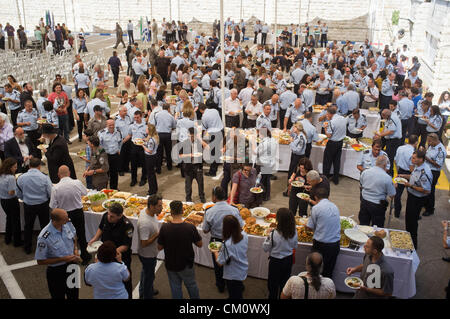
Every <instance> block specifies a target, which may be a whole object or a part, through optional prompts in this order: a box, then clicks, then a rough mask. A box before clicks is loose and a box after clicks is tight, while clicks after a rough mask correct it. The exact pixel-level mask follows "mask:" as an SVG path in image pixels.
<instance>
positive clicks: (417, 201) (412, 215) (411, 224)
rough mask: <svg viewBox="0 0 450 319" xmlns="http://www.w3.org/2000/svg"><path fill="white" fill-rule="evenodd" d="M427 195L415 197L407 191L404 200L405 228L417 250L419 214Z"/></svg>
mask: <svg viewBox="0 0 450 319" xmlns="http://www.w3.org/2000/svg"><path fill="white" fill-rule="evenodd" d="M426 200H427V196H425V197H417V196H415V195H413V194H411V193H409V192H408V199H407V200H406V213H405V228H406V231H409V232H410V233H411V238H412V241H413V243H414V248H415V249H416V250H417V229H418V228H419V216H420V211H421V210H422V207H424V206H425V203H426Z"/></svg>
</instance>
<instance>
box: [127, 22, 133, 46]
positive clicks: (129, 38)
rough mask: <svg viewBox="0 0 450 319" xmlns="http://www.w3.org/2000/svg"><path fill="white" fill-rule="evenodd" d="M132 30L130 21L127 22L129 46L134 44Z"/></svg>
mask: <svg viewBox="0 0 450 319" xmlns="http://www.w3.org/2000/svg"><path fill="white" fill-rule="evenodd" d="M133 30H134V26H133V23H131V20H128V24H127V32H128V44H129V45H132V44H133V43H134V37H133Z"/></svg>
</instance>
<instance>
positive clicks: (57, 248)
mask: <svg viewBox="0 0 450 319" xmlns="http://www.w3.org/2000/svg"><path fill="white" fill-rule="evenodd" d="M34 258H35V259H36V260H37V263H38V265H48V267H47V283H48V289H49V291H50V295H51V297H52V299H65V297H67V299H78V290H79V288H78V287H76V285H75V283H74V287H69V285H68V277H69V276H70V275H71V274H73V271H71V269H70V268H68V266H69V265H72V264H75V263H80V262H81V258H80V256H79V253H78V249H77V238H76V231H75V227H74V226H73V225H72V223H71V222H70V219H69V216H68V214H67V212H66V211H65V210H63V209H60V208H55V209H54V210H53V211H52V212H51V222H50V223H49V224H48V225H47V226H45V227H44V228H43V229H42V230H41V232H40V233H39V236H38V239H37V247H36V253H35V257H34ZM69 282H71V281H70V280H69Z"/></svg>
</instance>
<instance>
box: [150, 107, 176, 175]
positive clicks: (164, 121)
mask: <svg viewBox="0 0 450 319" xmlns="http://www.w3.org/2000/svg"><path fill="white" fill-rule="evenodd" d="M169 110H170V105H169V104H167V103H164V104H163V109H162V111H160V112H158V113H157V114H156V115H155V116H154V118H153V121H150V123H151V124H153V125H155V127H156V131H157V132H158V135H159V145H158V161H159V162H158V165H157V168H156V172H157V173H158V174H159V173H161V166H162V162H163V151H164V152H165V154H166V165H167V169H168V170H169V171H171V170H172V138H171V133H172V130H173V129H175V128H176V126H177V124H176V122H175V119H174V117H173V115H172V114H170V112H169Z"/></svg>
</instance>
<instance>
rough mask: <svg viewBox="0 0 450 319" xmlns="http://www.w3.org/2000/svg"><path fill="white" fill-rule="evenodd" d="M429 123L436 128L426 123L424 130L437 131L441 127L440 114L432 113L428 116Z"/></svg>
mask: <svg viewBox="0 0 450 319" xmlns="http://www.w3.org/2000/svg"><path fill="white" fill-rule="evenodd" d="M429 120H430V123H431V124H433V125H434V126H435V127H436V128H437V129H435V128H432V127H431V125H430V124H429V123H428V124H427V127H426V130H427V132H428V133H437V132H439V130H440V129H441V126H442V116H440V115H437V114H436V115H434V116H431V117H430V119H429Z"/></svg>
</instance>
